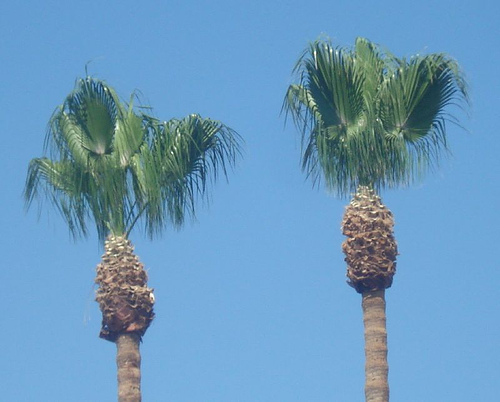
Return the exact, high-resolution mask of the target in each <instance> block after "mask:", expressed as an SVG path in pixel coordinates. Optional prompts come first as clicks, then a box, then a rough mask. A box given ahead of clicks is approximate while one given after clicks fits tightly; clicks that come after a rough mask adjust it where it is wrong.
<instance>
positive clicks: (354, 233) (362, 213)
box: [342, 186, 398, 293]
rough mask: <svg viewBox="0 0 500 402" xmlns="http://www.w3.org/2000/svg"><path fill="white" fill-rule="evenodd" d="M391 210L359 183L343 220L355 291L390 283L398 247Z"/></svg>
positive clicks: (386, 285)
mask: <svg viewBox="0 0 500 402" xmlns="http://www.w3.org/2000/svg"><path fill="white" fill-rule="evenodd" d="M393 228H394V218H393V216H392V212H391V211H390V210H389V209H388V208H387V207H386V206H385V205H384V204H382V201H381V199H380V197H379V196H378V195H377V194H376V193H375V191H374V190H373V189H371V188H369V187H365V186H360V187H359V188H358V191H357V193H356V194H355V195H354V197H353V199H352V201H351V202H350V204H349V205H348V206H347V207H346V211H345V214H344V219H343V220H342V233H343V234H344V235H346V236H347V239H346V240H345V241H344V243H343V244H342V251H343V252H344V254H345V261H346V263H347V277H348V279H349V280H348V283H349V285H350V286H352V287H353V288H354V289H356V291H357V292H358V293H364V292H365V291H373V290H383V289H387V288H389V287H390V286H391V285H392V278H393V276H394V274H395V273H396V256H397V255H398V247H397V244H396V240H395V239H394V232H393Z"/></svg>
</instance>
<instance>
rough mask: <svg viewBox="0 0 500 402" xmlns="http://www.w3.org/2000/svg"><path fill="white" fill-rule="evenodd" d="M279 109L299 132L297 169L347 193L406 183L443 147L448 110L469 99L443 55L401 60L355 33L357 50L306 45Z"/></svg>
mask: <svg viewBox="0 0 500 402" xmlns="http://www.w3.org/2000/svg"><path fill="white" fill-rule="evenodd" d="M294 73H295V74H296V76H297V78H298V81H299V82H298V84H293V85H290V87H289V88H288V91H287V94H286V97H285V101H284V105H283V110H284V111H285V112H286V114H287V115H288V114H290V115H291V117H292V118H293V121H294V123H295V124H296V126H297V128H298V129H299V130H300V132H301V133H302V143H303V155H302V168H303V170H304V171H305V172H306V173H307V175H308V176H310V177H311V178H312V179H313V181H314V182H317V181H318V180H319V179H320V176H321V173H323V176H324V178H325V181H326V185H327V186H328V187H329V188H330V189H331V190H333V191H335V192H336V193H337V194H339V195H341V196H344V195H347V194H348V193H350V192H351V191H353V190H355V189H356V188H357V187H358V186H359V185H362V186H369V187H373V188H375V189H379V188H383V187H396V186H399V185H407V184H409V183H411V182H412V181H413V180H415V179H417V178H418V177H420V176H421V174H422V173H424V172H425V170H426V169H427V168H429V167H432V166H434V165H435V163H436V162H437V161H438V158H439V156H440V153H441V151H442V150H445V149H446V136H445V134H446V133H445V124H446V121H447V120H452V121H454V119H453V117H452V116H450V115H449V114H447V113H445V108H446V107H447V106H448V105H450V104H454V103H460V102H461V101H466V102H467V101H468V95H467V88H466V85H465V81H464V79H463V76H462V74H461V72H460V70H459V68H458V64H457V63H456V62H455V61H454V60H452V59H450V58H449V57H447V56H446V55H443V54H430V55H425V56H419V55H417V56H414V57H412V58H410V59H409V60H406V59H399V58H396V57H395V56H393V55H392V54H390V53H389V52H387V51H382V49H381V48H380V47H379V46H378V45H376V44H374V43H372V42H370V41H368V40H367V39H363V38H358V39H357V40H356V43H355V47H354V49H352V50H351V49H346V48H335V47H334V46H333V45H332V43H331V42H330V41H329V40H318V41H315V42H313V43H311V44H310V46H309V47H308V48H307V49H306V50H305V51H304V53H303V54H302V56H301V57H300V59H299V60H298V62H297V64H296V66H295V68H294Z"/></svg>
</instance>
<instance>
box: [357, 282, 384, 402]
mask: <svg viewBox="0 0 500 402" xmlns="http://www.w3.org/2000/svg"><path fill="white" fill-rule="evenodd" d="M362 297H363V298H362V307H363V322H364V326H365V359H366V361H365V398H366V402H387V401H389V381H388V373H389V365H388V363H387V330H386V318H385V290H375V291H367V292H364V293H363V295H362Z"/></svg>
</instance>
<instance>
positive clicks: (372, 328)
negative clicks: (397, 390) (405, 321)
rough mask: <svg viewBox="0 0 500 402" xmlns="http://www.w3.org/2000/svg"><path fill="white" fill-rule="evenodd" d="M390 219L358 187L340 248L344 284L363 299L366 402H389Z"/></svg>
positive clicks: (392, 255) (393, 243) (392, 271)
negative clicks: (387, 296)
mask: <svg viewBox="0 0 500 402" xmlns="http://www.w3.org/2000/svg"><path fill="white" fill-rule="evenodd" d="M393 227H394V219H393V217H392V213H391V211H389V209H387V207H386V206H385V205H384V204H382V201H381V199H380V197H379V196H378V195H377V194H376V193H375V191H374V190H373V189H370V188H368V187H363V186H360V187H359V188H358V192H357V193H356V194H355V196H354V198H353V199H352V201H351V202H350V204H349V205H348V206H347V208H346V211H345V214H344V219H343V220H342V232H343V233H344V234H345V235H346V236H347V239H346V240H345V241H344V243H343V244H342V249H343V251H344V253H345V256H346V257H345V261H346V262H347V277H348V279H349V280H348V283H349V285H351V286H352V287H353V288H354V289H356V291H357V292H358V293H360V294H361V295H362V297H363V299H362V306H363V321H364V325H365V356H366V363H365V374H366V378H365V397H366V402H387V401H388V400H389V382H388V379H387V374H388V371H389V366H388V364H387V330H386V326H385V289H387V288H389V287H390V286H391V285H392V279H393V277H394V274H395V273H396V256H397V255H398V248H397V244H396V240H395V238H394V232H393Z"/></svg>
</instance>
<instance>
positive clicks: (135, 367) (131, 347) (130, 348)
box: [115, 333, 141, 402]
mask: <svg viewBox="0 0 500 402" xmlns="http://www.w3.org/2000/svg"><path fill="white" fill-rule="evenodd" d="M115 343H116V366H117V369H118V402H140V401H141V354H140V351H139V344H140V336H139V335H137V334H133V333H131V334H122V335H118V337H117V338H116V341H115Z"/></svg>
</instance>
